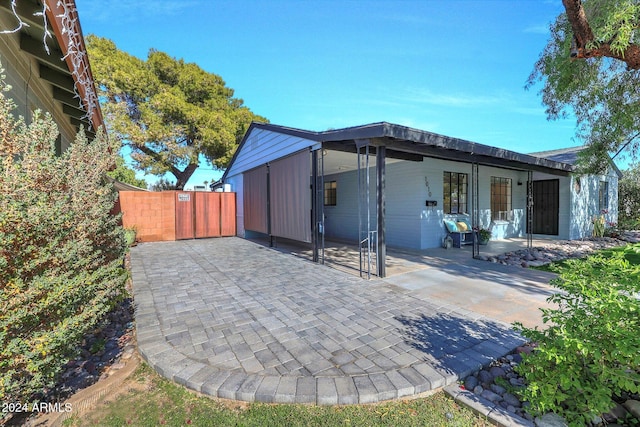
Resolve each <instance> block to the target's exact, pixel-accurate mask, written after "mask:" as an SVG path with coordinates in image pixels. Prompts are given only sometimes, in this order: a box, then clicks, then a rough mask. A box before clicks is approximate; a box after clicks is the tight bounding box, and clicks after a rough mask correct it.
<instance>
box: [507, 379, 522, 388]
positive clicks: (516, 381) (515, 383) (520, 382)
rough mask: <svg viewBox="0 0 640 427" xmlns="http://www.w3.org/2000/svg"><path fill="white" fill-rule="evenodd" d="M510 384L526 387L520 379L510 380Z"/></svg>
mask: <svg viewBox="0 0 640 427" xmlns="http://www.w3.org/2000/svg"><path fill="white" fill-rule="evenodd" d="M509 384H511V385H512V386H514V387H522V386H524V381H523V380H522V379H520V378H510V379H509Z"/></svg>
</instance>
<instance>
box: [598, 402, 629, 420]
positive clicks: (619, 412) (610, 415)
mask: <svg viewBox="0 0 640 427" xmlns="http://www.w3.org/2000/svg"><path fill="white" fill-rule="evenodd" d="M615 405H616V406H614V407H613V408H612V409H611V410H610V411H609V412H607V413H606V414H602V418H604V420H605V421H606V422H607V423H613V422H615V421H617V420H623V419H624V417H625V416H626V415H627V410H626V409H625V408H624V406H622V405H620V404H619V403H616V404H615Z"/></svg>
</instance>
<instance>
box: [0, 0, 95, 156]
mask: <svg viewBox="0 0 640 427" xmlns="http://www.w3.org/2000/svg"><path fill="white" fill-rule="evenodd" d="M14 8H15V9H14ZM43 9H44V10H45V15H44V16H42V12H43ZM14 10H15V14H14ZM45 21H46V23H47V27H48V31H49V33H50V36H49V37H47V38H46V39H45ZM0 31H3V32H4V33H3V34H0V63H1V64H2V68H4V73H3V74H5V75H6V79H5V83H6V84H8V85H10V86H11V90H10V91H9V92H8V95H7V96H8V97H10V98H12V99H13V100H14V102H15V103H16V104H17V109H16V111H15V114H16V116H18V115H20V116H23V117H24V118H25V120H26V121H27V123H28V122H29V120H31V118H32V114H33V111H34V110H36V109H40V110H42V111H45V112H48V113H49V114H51V116H52V117H53V119H54V120H55V122H56V123H57V124H58V128H59V131H60V137H59V138H58V141H57V143H56V151H57V152H58V153H61V152H63V151H64V150H65V149H66V148H67V147H68V146H69V145H70V144H71V143H72V142H73V141H74V139H75V136H76V133H77V131H78V130H79V128H80V127H81V126H82V127H83V128H84V129H85V131H87V135H88V136H89V137H90V138H91V137H93V136H94V134H95V131H96V130H97V129H98V127H99V126H100V125H102V116H101V112H100V107H99V104H98V96H97V93H96V90H95V87H94V83H93V77H92V74H91V69H90V67H89V60H88V58H87V53H86V49H85V45H84V39H83V35H82V29H81V28H80V21H79V19H78V13H77V10H76V6H75V1H74V0H64V1H60V0H44V1H38V0H18V1H16V2H15V5H12V2H11V1H9V0H5V1H2V2H0ZM45 45H46V47H45ZM47 48H48V50H49V52H47V51H46V49H47Z"/></svg>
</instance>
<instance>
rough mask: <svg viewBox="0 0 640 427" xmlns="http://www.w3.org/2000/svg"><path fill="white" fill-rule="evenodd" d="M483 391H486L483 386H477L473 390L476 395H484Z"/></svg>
mask: <svg viewBox="0 0 640 427" xmlns="http://www.w3.org/2000/svg"><path fill="white" fill-rule="evenodd" d="M483 391H484V388H482V386H481V385H477V386H475V387H474V388H473V393H474V394H482V392H483Z"/></svg>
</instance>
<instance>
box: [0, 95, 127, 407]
mask: <svg viewBox="0 0 640 427" xmlns="http://www.w3.org/2000/svg"><path fill="white" fill-rule="evenodd" d="M13 108H14V104H13V102H12V101H11V100H9V99H7V98H6V97H5V96H4V94H3V93H0V402H21V403H25V402H30V401H34V399H37V395H38V393H39V392H41V391H43V390H45V389H46V388H47V387H51V386H52V385H54V384H55V382H56V376H57V375H58V374H59V372H60V371H61V369H62V367H63V366H64V364H65V363H66V362H67V361H68V360H70V359H71V358H72V357H73V356H74V351H75V350H76V349H77V347H78V344H79V342H80V340H81V339H82V337H83V335H84V334H85V333H87V332H88V331H89V330H90V329H92V328H93V327H95V326H96V324H97V322H98V321H99V320H100V319H101V317H102V316H103V315H104V314H105V313H106V312H108V311H109V310H110V309H111V308H112V307H113V305H114V304H115V303H116V302H117V301H118V298H119V297H120V295H121V292H122V290H123V288H124V283H125V279H126V272H125V271H124V269H123V268H122V257H123V254H124V247H125V246H124V233H123V230H122V229H121V227H119V226H118V220H119V218H118V217H115V216H112V215H110V214H109V211H110V209H111V208H112V207H113V205H114V201H115V191H114V190H113V188H112V186H110V184H109V183H108V182H106V181H105V180H104V178H103V177H104V174H105V172H106V171H107V170H108V169H109V168H110V167H112V165H113V164H114V156H115V155H116V154H115V153H117V151H118V147H117V146H114V145H113V144H112V143H110V142H109V141H108V140H107V138H106V137H105V135H104V134H103V133H102V131H100V132H98V135H97V136H96V138H95V140H94V141H92V142H91V143H88V141H87V139H86V137H85V136H84V133H80V134H79V135H78V136H77V138H76V141H75V143H74V144H72V146H71V148H70V149H69V150H67V151H66V152H65V153H64V154H62V155H61V156H59V157H58V156H56V155H55V141H56V138H57V136H58V129H57V127H56V125H55V123H54V122H53V120H52V119H51V117H49V116H48V115H43V114H41V113H40V112H35V113H34V116H33V118H32V120H31V124H29V125H27V124H26V123H25V121H24V120H23V119H22V118H19V119H15V118H14V117H13V116H12V115H11V110H12V109H13ZM110 153H113V154H110Z"/></svg>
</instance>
